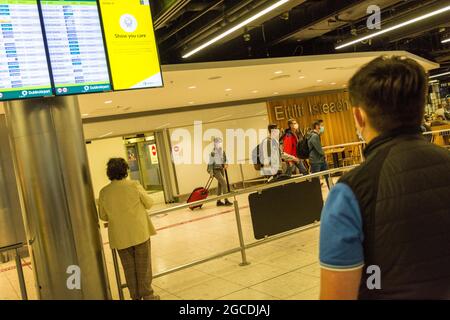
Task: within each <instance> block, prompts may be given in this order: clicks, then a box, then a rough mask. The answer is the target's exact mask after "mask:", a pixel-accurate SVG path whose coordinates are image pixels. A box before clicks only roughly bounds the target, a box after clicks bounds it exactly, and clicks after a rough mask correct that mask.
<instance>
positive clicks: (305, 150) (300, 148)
mask: <svg viewBox="0 0 450 320" xmlns="http://www.w3.org/2000/svg"><path fill="white" fill-rule="evenodd" d="M297 158H299V159H308V158H309V146H308V137H307V136H303V138H302V139H301V140H299V141H298V144H297Z"/></svg>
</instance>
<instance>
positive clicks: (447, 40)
mask: <svg viewBox="0 0 450 320" xmlns="http://www.w3.org/2000/svg"><path fill="white" fill-rule="evenodd" d="M447 42H450V38H448V39H445V40H442V43H447Z"/></svg>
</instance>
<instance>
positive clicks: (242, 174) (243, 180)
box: [239, 163, 245, 189]
mask: <svg viewBox="0 0 450 320" xmlns="http://www.w3.org/2000/svg"><path fill="white" fill-rule="evenodd" d="M239 168H240V169H241V177H242V189H245V178H244V169H243V168H242V163H240V164H239Z"/></svg>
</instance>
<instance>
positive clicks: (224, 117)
mask: <svg viewBox="0 0 450 320" xmlns="http://www.w3.org/2000/svg"><path fill="white" fill-rule="evenodd" d="M229 117H231V114H226V115H224V116H221V117H218V118H215V119H212V120H210V121H211V122H214V121H219V120H223V119H226V118H229Z"/></svg>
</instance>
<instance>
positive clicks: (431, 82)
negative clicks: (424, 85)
mask: <svg viewBox="0 0 450 320" xmlns="http://www.w3.org/2000/svg"><path fill="white" fill-rule="evenodd" d="M428 83H429V84H433V83H439V81H438V80H431V81H429V82H428Z"/></svg>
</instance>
